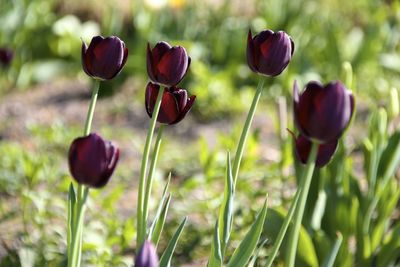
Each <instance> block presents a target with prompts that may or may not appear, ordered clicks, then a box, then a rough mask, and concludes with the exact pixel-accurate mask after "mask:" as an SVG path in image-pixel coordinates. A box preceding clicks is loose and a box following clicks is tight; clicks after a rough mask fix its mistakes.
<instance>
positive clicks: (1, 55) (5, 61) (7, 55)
mask: <svg viewBox="0 0 400 267" xmlns="http://www.w3.org/2000/svg"><path fill="white" fill-rule="evenodd" d="M13 57H14V53H13V51H12V50H11V49H9V48H5V47H4V48H0V64H1V65H3V66H4V67H7V66H9V65H10V63H11V60H12V59H13Z"/></svg>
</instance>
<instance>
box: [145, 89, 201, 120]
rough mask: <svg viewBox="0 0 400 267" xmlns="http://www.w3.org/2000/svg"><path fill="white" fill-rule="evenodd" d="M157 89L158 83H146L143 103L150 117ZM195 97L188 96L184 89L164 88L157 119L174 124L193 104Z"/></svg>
mask: <svg viewBox="0 0 400 267" xmlns="http://www.w3.org/2000/svg"><path fill="white" fill-rule="evenodd" d="M159 91H160V86H159V85H158V84H154V83H148V84H147V87H146V97H145V105H146V111H147V114H149V116H150V118H151V116H152V114H153V109H154V106H155V104H156V100H157V96H158V93H159ZM195 99H196V96H195V95H193V96H190V97H188V93H187V91H186V90H185V89H182V88H177V87H170V88H167V89H165V90H164V93H163V97H162V100H161V107H160V112H159V114H158V118H157V121H158V122H160V123H166V124H175V123H178V122H180V121H181V120H182V119H183V118H184V117H185V115H186V114H187V113H188V112H189V110H190V109H191V107H192V106H193V103H194V100H195Z"/></svg>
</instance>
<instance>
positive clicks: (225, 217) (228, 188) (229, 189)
mask: <svg viewBox="0 0 400 267" xmlns="http://www.w3.org/2000/svg"><path fill="white" fill-rule="evenodd" d="M234 193H235V189H234V186H233V177H232V167H231V158H230V154H229V152H228V153H227V155H226V180H225V190H224V200H223V202H222V206H221V209H220V211H219V219H218V221H219V225H218V228H219V237H220V241H221V243H220V247H221V255H222V257H223V256H224V254H225V248H226V245H227V244H228V240H229V236H230V233H231V229H232V220H233V198H234Z"/></svg>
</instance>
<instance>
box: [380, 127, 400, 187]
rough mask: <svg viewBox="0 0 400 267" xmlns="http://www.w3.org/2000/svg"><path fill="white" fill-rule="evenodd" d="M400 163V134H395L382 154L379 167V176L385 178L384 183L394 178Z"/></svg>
mask: <svg viewBox="0 0 400 267" xmlns="http://www.w3.org/2000/svg"><path fill="white" fill-rule="evenodd" d="M399 163H400V132H396V133H394V134H393V135H392V136H391V137H390V138H389V142H388V144H387V146H386V148H385V150H384V151H383V153H382V156H381V160H380V162H379V167H378V176H379V177H382V178H383V183H384V184H386V183H387V181H388V180H389V179H390V177H392V176H393V175H394V173H395V171H396V169H397V168H398V166H399Z"/></svg>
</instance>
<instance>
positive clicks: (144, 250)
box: [135, 240, 158, 267]
mask: <svg viewBox="0 0 400 267" xmlns="http://www.w3.org/2000/svg"><path fill="white" fill-rule="evenodd" d="M135 267H158V256H157V252H156V249H155V247H154V246H153V244H152V243H151V242H150V241H149V240H146V241H144V243H143V245H142V247H141V248H140V250H139V253H138V254H137V255H136V259H135Z"/></svg>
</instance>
